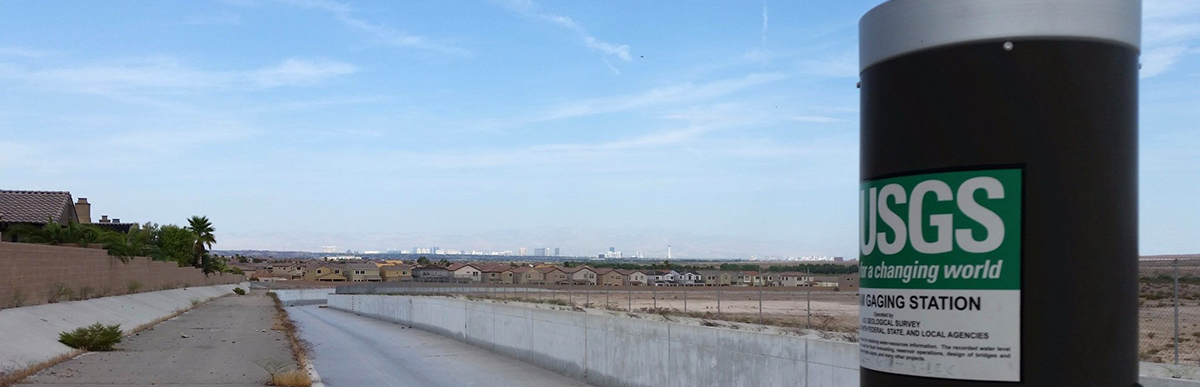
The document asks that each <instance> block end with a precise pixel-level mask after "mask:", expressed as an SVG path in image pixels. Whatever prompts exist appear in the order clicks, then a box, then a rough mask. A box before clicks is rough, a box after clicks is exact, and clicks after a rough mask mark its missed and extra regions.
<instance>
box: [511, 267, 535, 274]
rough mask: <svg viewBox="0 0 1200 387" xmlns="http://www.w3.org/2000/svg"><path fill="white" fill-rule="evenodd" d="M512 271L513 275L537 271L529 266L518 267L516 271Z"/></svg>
mask: <svg viewBox="0 0 1200 387" xmlns="http://www.w3.org/2000/svg"><path fill="white" fill-rule="evenodd" d="M512 271H513V273H524V272H527V271H537V269H534V268H532V267H529V266H521V267H517V268H514V269H512Z"/></svg>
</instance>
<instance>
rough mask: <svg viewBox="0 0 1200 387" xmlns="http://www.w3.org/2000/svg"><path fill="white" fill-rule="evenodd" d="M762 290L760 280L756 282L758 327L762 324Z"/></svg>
mask: <svg viewBox="0 0 1200 387" xmlns="http://www.w3.org/2000/svg"><path fill="white" fill-rule="evenodd" d="M762 288H763V284H762V280H761V279H760V280H759V281H758V324H759V325H762V323H763V317H762V315H763V312H762Z"/></svg>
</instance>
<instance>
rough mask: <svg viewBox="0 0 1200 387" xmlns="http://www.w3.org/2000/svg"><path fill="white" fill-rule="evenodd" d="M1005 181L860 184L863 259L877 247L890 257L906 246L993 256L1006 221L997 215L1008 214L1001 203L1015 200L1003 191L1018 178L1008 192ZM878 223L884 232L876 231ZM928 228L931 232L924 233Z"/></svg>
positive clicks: (945, 178)
mask: <svg viewBox="0 0 1200 387" xmlns="http://www.w3.org/2000/svg"><path fill="white" fill-rule="evenodd" d="M999 175H1003V173H1000V174H999ZM1005 177H1008V178H1009V179H1007V180H1011V176H990V175H983V176H976V175H973V174H964V173H946V174H937V175H922V176H913V177H908V178H897V179H887V180H881V181H875V182H866V183H864V184H863V188H862V190H861V191H860V192H859V194H858V201H859V211H860V213H861V214H863V215H865V216H866V219H865V220H864V221H862V222H861V223H860V227H859V246H860V247H861V250H862V255H871V254H873V253H874V252H875V250H876V248H878V250H879V252H880V253H882V254H884V255H895V254H897V253H900V252H901V251H903V250H904V248H905V247H906V246H912V249H913V250H915V251H916V252H917V253H921V254H941V253H947V252H950V251H952V250H954V249H955V248H958V249H960V250H962V251H963V252H968V253H988V252H992V251H995V250H996V249H997V248H999V247H1000V245H1001V244H1002V243H1003V242H1004V237H1005V222H1004V219H1002V218H1001V216H1000V215H999V214H998V213H997V211H1004V210H1008V211H1012V209H1006V208H1004V207H1005V206H1004V205H1003V204H1004V203H1005V199H1014V200H1010V202H1015V201H1016V200H1019V198H1012V197H1011V196H1012V195H1013V194H1012V193H1009V192H1006V191H1008V190H1012V189H1016V188H1019V186H1018V185H1019V184H1020V181H1019V177H1020V176H1019V174H1018V175H1017V176H1016V177H1017V178H1018V180H1015V181H1010V182H1009V187H1008V189H1006V187H1005V182H1004V181H1001V178H1005ZM977 196H978V197H979V199H977V198H976V197H977ZM980 199H982V203H981V200H980ZM927 203H928V204H927ZM905 207H907V208H905ZM1010 207H1011V206H1010ZM956 218H957V219H959V221H958V222H957V224H958V225H960V227H958V228H955V224H956V222H955V219H956ZM880 222H882V223H883V225H885V226H886V228H887V229H888V230H887V232H879V231H878V225H879V223H880ZM964 224H969V225H971V226H966V227H963V226H962V225H964ZM927 228H931V229H932V232H929V233H927V232H926V229H927ZM976 230H978V231H976Z"/></svg>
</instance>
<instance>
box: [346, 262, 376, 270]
mask: <svg viewBox="0 0 1200 387" xmlns="http://www.w3.org/2000/svg"><path fill="white" fill-rule="evenodd" d="M346 267H347V268H349V269H350V270H379V266H375V264H373V263H364V262H353V263H347V264H346Z"/></svg>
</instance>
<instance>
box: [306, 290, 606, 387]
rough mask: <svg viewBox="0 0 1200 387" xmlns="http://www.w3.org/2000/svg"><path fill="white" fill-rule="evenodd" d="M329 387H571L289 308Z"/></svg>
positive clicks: (468, 351)
mask: <svg viewBox="0 0 1200 387" xmlns="http://www.w3.org/2000/svg"><path fill="white" fill-rule="evenodd" d="M287 311H288V314H289V315H290V316H291V318H292V320H293V321H295V322H296V325H297V327H298V328H299V331H300V336H301V337H302V338H304V339H305V340H307V341H309V342H310V343H312V344H313V350H312V363H313V366H314V367H315V368H316V369H317V372H319V373H320V376H321V381H322V382H323V383H324V384H325V385H326V386H328V387H357V386H373V387H375V386H378V387H386V386H397V387H416V386H420V387H460V386H481V387H483V386H487V387H569V386H579V387H584V386H588V385H587V384H585V383H583V382H580V381H576V380H572V379H571V378H568V377H566V376H562V375H559V374H555V373H553V372H550V371H548V370H545V369H542V368H538V367H536V366H534V365H531V364H528V363H525V362H522V361H520V360H517V359H513V358H511V357H507V356H503V355H500V354H496V353H493V352H489V351H487V350H485V349H482V348H478V347H474V346H471V345H467V344H465V343H462V342H459V341H455V340H453V339H450V338H447V337H443V336H439V335H436V334H433V333H430V332H426V331H422V330H418V329H409V328H407V326H403V325H398V324H394V323H390V322H386V321H381V320H379V319H374V318H369V317H363V316H357V315H355V314H352V313H346V312H342V311H338V310H334V309H328V308H319V307H316V306H299V307H289V308H287Z"/></svg>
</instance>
